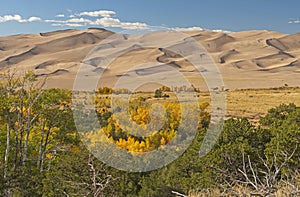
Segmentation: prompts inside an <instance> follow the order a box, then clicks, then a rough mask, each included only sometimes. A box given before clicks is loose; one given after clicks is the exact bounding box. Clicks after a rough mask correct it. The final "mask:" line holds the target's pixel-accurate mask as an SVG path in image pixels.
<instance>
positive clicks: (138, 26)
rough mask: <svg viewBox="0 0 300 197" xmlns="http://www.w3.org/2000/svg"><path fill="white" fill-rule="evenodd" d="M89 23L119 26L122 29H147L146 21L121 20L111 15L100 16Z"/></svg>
mask: <svg viewBox="0 0 300 197" xmlns="http://www.w3.org/2000/svg"><path fill="white" fill-rule="evenodd" d="M90 24H91V25H102V26H104V27H119V28H122V29H148V25H147V24H146V23H139V22H134V23H131V22H121V21H120V20H119V19H117V18H111V17H104V18H100V19H97V20H96V21H94V22H92V23H90Z"/></svg>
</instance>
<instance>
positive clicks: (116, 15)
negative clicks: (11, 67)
mask: <svg viewBox="0 0 300 197" xmlns="http://www.w3.org/2000/svg"><path fill="white" fill-rule="evenodd" d="M299 20H300V1H299V0H285V1H282V0H251V1H250V0H249V1H241V0H227V1H222V0H207V1H202V0H51V1H50V0H32V1H24V0H21V1H20V0H10V1H3V2H1V7H0V35H10V34H19V33H39V32H47V31H53V30H57V29H66V28H77V29H85V28H88V27H104V28H107V29H111V30H113V31H121V30H123V29H149V28H152V26H164V27H167V28H190V27H199V28H203V29H211V30H216V29H220V30H229V31H244V30H253V29H267V30H272V31H279V32H283V33H297V32H300V21H299Z"/></svg>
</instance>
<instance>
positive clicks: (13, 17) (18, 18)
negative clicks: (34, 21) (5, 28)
mask: <svg viewBox="0 0 300 197" xmlns="http://www.w3.org/2000/svg"><path fill="white" fill-rule="evenodd" d="M8 21H17V22H20V23H24V22H26V20H25V19H23V18H22V17H21V16H20V15H18V14H15V15H5V16H0V23H5V22H8Z"/></svg>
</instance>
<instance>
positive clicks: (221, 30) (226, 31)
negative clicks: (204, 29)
mask: <svg viewBox="0 0 300 197" xmlns="http://www.w3.org/2000/svg"><path fill="white" fill-rule="evenodd" d="M211 31H213V32H221V33H225V34H230V33H233V32H232V31H228V30H223V29H213V30H211Z"/></svg>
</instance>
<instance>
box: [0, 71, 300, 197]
mask: <svg viewBox="0 0 300 197" xmlns="http://www.w3.org/2000/svg"><path fill="white" fill-rule="evenodd" d="M42 85H43V83H39V82H37V81H36V78H35V76H34V75H33V74H32V73H28V74H26V75H25V76H24V77H15V76H13V75H10V74H5V75H3V76H2V79H1V86H0V91H1V94H0V114H1V116H0V155H1V159H0V170H1V175H0V176H1V178H0V195H1V196H94V197H96V196H160V197H161V196H162V197H163V196H166V197H167V196H170V197H171V196H175V195H176V194H177V195H182V196H224V195H225V196H242V195H246V196H250V195H257V196H272V195H278V196H293V195H294V196H296V195H300V175H299V167H300V166H299V165H300V147H299V141H300V108H299V107H297V106H296V105H295V104H281V105H278V106H277V107H273V108H271V109H269V111H268V112H267V113H266V114H262V115H261V117H259V118H258V119H259V121H258V122H257V123H256V124H255V125H254V124H253V122H252V121H250V120H249V119H247V118H229V119H228V120H226V121H225V124H224V127H223V129H222V133H221V135H220V137H219V139H218V141H217V144H216V145H215V146H214V148H213V149H212V150H211V151H210V152H209V153H208V154H207V155H206V156H204V157H200V156H199V150H200V147H201V145H202V141H203V139H204V137H205V134H206V130H207V127H208V123H209V120H210V116H209V113H208V109H209V103H207V102H202V103H200V105H199V108H200V109H201V113H199V117H197V118H198V122H199V124H198V132H197V134H196V137H195V139H194V141H193V143H192V145H191V146H190V147H189V148H188V149H187V150H186V151H185V153H184V154H183V155H181V156H180V157H179V158H178V159H177V160H175V161H174V162H172V163H171V164H169V165H167V166H165V167H163V168H160V169H158V170H155V171H151V172H142V173H130V172H124V171H121V170H118V169H114V168H112V167H110V166H108V165H106V164H104V163H103V162H101V161H100V160H98V159H96V158H95V157H94V156H93V155H92V154H91V153H89V151H88V150H87V149H86V148H85V146H84V145H83V143H82V142H81V140H80V137H79V134H78V133H77V131H76V127H75V124H74V120H73V112H72V105H71V104H72V93H71V92H70V91H67V90H61V89H49V90H46V89H42ZM164 91H165V90H162V94H164ZM122 92H127V91H126V90H123V91H122ZM250 92H251V91H250ZM111 93H112V90H110V89H109V88H102V89H99V91H98V92H97V93H96V97H95V98H96V99H95V104H96V105H95V106H96V112H97V115H98V120H99V122H100V123H101V126H102V127H101V130H97V131H87V132H86V136H87V137H88V138H89V139H90V140H91V141H93V142H94V143H96V142H101V139H98V138H97V136H98V132H102V133H105V135H106V137H107V138H109V139H110V140H111V142H113V143H115V144H117V145H118V146H119V147H121V148H124V149H127V150H128V151H129V152H131V153H132V154H133V155H134V154H138V153H141V152H145V151H150V150H153V149H157V148H160V147H162V146H164V145H165V144H167V143H168V142H169V141H170V140H171V139H172V138H173V137H174V136H175V135H176V133H177V129H178V124H179V122H180V120H179V117H180V113H181V110H180V106H179V104H178V103H176V102H174V101H173V100H172V98H154V97H155V95H156V94H154V93H152V95H150V96H148V97H150V98H148V97H141V96H137V97H136V98H133V99H131V101H130V105H129V112H130V118H131V119H132V120H133V121H134V122H136V124H137V125H140V126H141V127H145V132H146V130H147V128H146V125H147V124H148V123H149V122H150V119H149V117H150V115H149V109H150V107H151V103H152V102H153V99H157V100H159V101H160V102H161V103H162V104H163V106H164V109H165V110H166V111H167V113H166V114H167V115H166V117H165V124H163V127H162V128H159V129H158V130H157V131H156V132H153V134H151V135H150V136H148V137H136V136H133V135H130V134H128V130H129V129H134V128H131V127H130V128H121V126H120V125H119V124H118V121H117V118H116V117H114V113H113V109H112V106H111V102H110V101H111V97H110V96H109V95H110V94H111ZM168 94H171V93H168ZM251 94H252V93H251ZM291 94H292V93H291ZM119 105H120V107H122V103H120V104H119Z"/></svg>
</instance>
